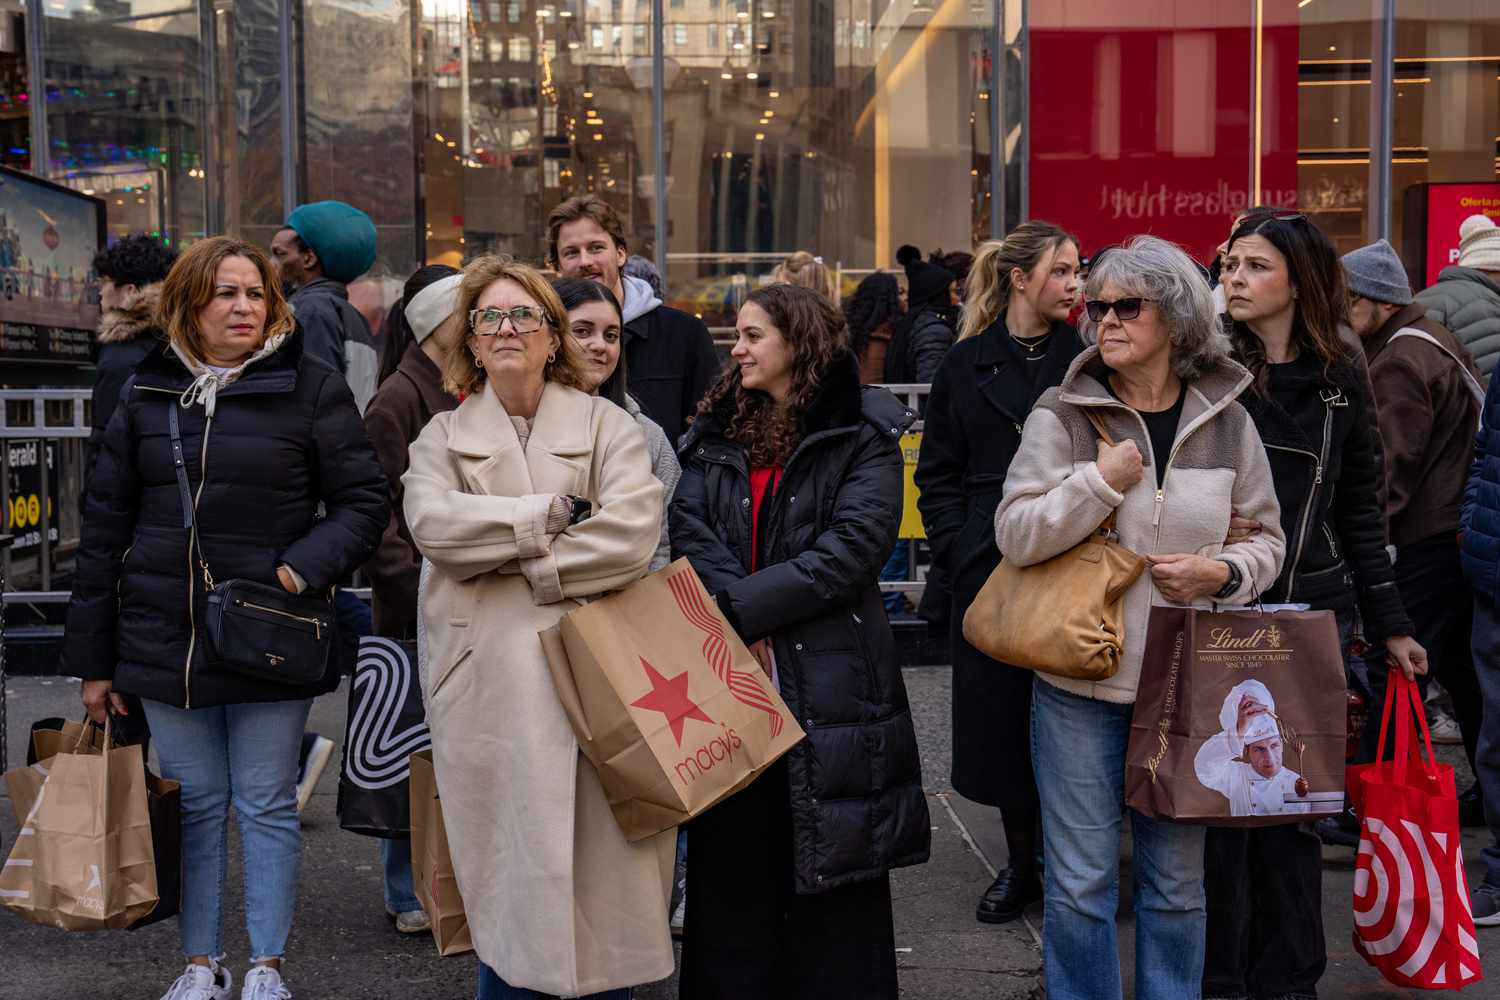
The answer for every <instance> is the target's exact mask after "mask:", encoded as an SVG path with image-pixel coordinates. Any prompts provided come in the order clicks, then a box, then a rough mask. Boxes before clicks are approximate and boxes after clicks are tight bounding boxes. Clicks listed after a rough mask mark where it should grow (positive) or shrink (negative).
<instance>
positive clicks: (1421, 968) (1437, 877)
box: [1349, 670, 1484, 990]
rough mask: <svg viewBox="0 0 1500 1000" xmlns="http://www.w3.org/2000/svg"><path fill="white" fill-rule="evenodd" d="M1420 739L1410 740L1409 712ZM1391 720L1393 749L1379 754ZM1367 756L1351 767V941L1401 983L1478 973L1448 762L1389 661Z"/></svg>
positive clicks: (1448, 982) (1422, 985)
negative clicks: (1355, 821) (1437, 752)
mask: <svg viewBox="0 0 1500 1000" xmlns="http://www.w3.org/2000/svg"><path fill="white" fill-rule="evenodd" d="M1413 713H1415V715H1416V718H1417V720H1418V724H1419V725H1420V726H1421V733H1422V741H1423V743H1424V744H1425V745H1426V749H1427V755H1426V757H1423V756H1422V748H1421V746H1419V745H1416V744H1414V743H1413V742H1412V738H1411V737H1412V715H1413ZM1393 719H1394V721H1395V727H1396V728H1395V732H1396V739H1395V744H1396V745H1395V757H1394V759H1391V760H1386V759H1384V758H1385V746H1386V737H1387V734H1388V732H1389V730H1390V726H1391V723H1392V720H1393ZM1380 747H1381V750H1380V754H1379V757H1378V758H1377V760H1376V762H1375V763H1374V764H1366V765H1362V766H1359V767H1351V768H1350V769H1349V792H1350V797H1351V798H1352V799H1353V801H1354V807H1355V809H1356V810H1357V811H1358V813H1359V819H1360V839H1359V855H1358V857H1357V858H1356V860H1355V869H1354V948H1355V950H1356V951H1358V952H1359V953H1360V954H1361V955H1363V956H1364V957H1365V961H1367V962H1369V963H1370V964H1371V965H1373V966H1375V968H1377V969H1379V970H1380V974H1381V975H1382V976H1384V977H1385V978H1386V979H1387V980H1389V981H1390V982H1392V983H1395V984H1396V985H1398V986H1407V987H1415V988H1417V989H1444V990H1452V989H1462V988H1463V987H1465V986H1470V985H1472V984H1474V983H1477V982H1479V981H1480V980H1481V979H1483V978H1484V974H1483V972H1482V971H1481V970H1480V967H1479V944H1478V942H1477V941H1476V940H1475V937H1474V914H1473V913H1472V912H1471V911H1470V909H1469V883H1468V879H1467V878H1465V876H1464V860H1463V851H1462V848H1461V845H1460V842H1459V827H1458V797H1457V796H1456V795H1455V793H1454V785H1453V768H1451V767H1449V766H1447V765H1446V764H1439V763H1437V762H1436V760H1435V758H1434V757H1433V755H1432V737H1431V735H1430V734H1429V732H1428V730H1427V717H1426V714H1425V713H1424V712H1423V711H1422V696H1421V694H1420V693H1418V690H1417V685H1416V684H1415V683H1413V682H1412V681H1409V680H1407V679H1406V678H1405V676H1403V675H1402V674H1401V672H1400V671H1399V670H1392V671H1391V673H1390V679H1389V683H1388V684H1387V686H1386V692H1385V711H1384V713H1383V715H1382V717H1381V722H1380Z"/></svg>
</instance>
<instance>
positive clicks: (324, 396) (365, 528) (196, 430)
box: [63, 333, 389, 708]
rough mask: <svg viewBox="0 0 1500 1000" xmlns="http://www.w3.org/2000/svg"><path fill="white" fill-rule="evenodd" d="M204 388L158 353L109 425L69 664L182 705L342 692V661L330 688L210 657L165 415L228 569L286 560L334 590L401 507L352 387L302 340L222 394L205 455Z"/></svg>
mask: <svg viewBox="0 0 1500 1000" xmlns="http://www.w3.org/2000/svg"><path fill="white" fill-rule="evenodd" d="M192 383H193V376H192V375H191V374H190V373H189V372H188V369H187V367H186V366H185V365H184V364H183V363H182V361H181V360H179V359H178V357H177V356H176V355H175V354H174V353H172V352H170V351H167V352H154V353H152V354H151V355H149V356H148V357H147V358H146V360H145V361H143V362H141V364H140V366H139V367H138V368H137V369H136V373H135V376H134V378H133V379H132V380H131V381H130V382H128V383H127V384H126V386H125V389H124V391H123V392H122V394H121V397H120V403H119V405H118V406H117V407H116V409H115V413H114V416H113V417H111V418H110V422H109V427H108V428H107V429H106V431H105V434H104V441H103V445H102V447H101V448H100V451H99V456H98V460H97V463H96V465H95V467H94V470H93V476H92V478H91V480H90V482H89V491H88V496H87V498H86V506H85V509H84V515H83V539H82V542H81V544H80V546H79V550H78V561H77V572H76V576H75V580H74V583H73V597H72V601H71V603H70V604H69V605H68V617H67V633H66V636H65V638H64V641H63V667H64V670H65V672H67V673H70V674H73V675H75V676H78V677H82V678H83V679H85V680H105V679H111V678H112V679H113V681H114V690H116V691H119V692H123V693H127V694H135V695H139V696H140V697H142V698H150V699H152V700H153V701H160V702H164V703H166V704H168V705H174V706H177V707H179V708H182V707H187V708H205V707H208V706H212V705H227V704H239V703H245V702H262V701H282V700H288V699H293V698H310V697H313V696H315V695H318V694H322V693H324V692H327V691H331V690H333V689H334V688H335V687H337V686H338V680H339V675H338V658H337V657H335V656H330V657H329V666H328V670H327V672H326V674H325V675H324V677H323V680H322V681H321V682H320V683H318V684H313V685H307V686H295V687H294V686H288V685H280V684H274V683H271V682H269V681H261V680H258V679H255V678H251V677H248V676H246V675H244V674H238V673H234V672H232V671H230V670H228V669H227V668H225V667H224V666H223V665H221V664H219V663H216V662H213V661H212V660H211V659H210V658H209V656H208V652H207V651H208V649H209V645H208V642H207V641H206V632H205V630H204V621H205V612H206V603H205V597H206V590H205V588H204V585H203V581H202V577H201V575H200V574H198V573H196V572H194V571H193V570H192V569H190V567H189V560H188V532H187V530H186V528H185V527H184V524H183V509H182V500H181V496H180V493H179V490H178V485H177V476H176V471H175V469H174V467H173V464H172V447H171V437H170V432H169V430H168V422H167V421H168V412H169V407H173V406H177V407H180V409H179V413H178V416H179V418H180V421H181V426H182V443H183V451H184V454H185V458H186V466H187V474H188V481H189V483H190V484H191V487H192V489H193V491H194V492H195V493H199V488H200V487H199V484H200V483H201V484H202V487H201V493H200V494H199V501H198V513H197V523H198V537H199V542H200V545H201V547H202V552H203V556H204V558H205V559H206V560H207V562H208V565H209V569H210V570H211V572H212V574H213V576H214V578H215V579H216V580H219V581H223V580H229V579H231V578H240V579H249V580H255V581H258V582H260V583H267V584H272V585H275V586H279V583H278V581H277V577H276V568H277V566H279V565H281V564H283V563H285V564H286V565H287V566H289V567H291V568H292V569H293V570H295V571H296V572H297V573H298V575H300V576H301V577H302V579H303V580H304V581H306V583H307V585H308V588H309V589H310V590H312V591H319V592H326V591H327V590H328V588H330V587H332V586H333V585H335V584H337V583H338V582H339V581H340V580H342V579H343V578H344V577H346V576H347V575H348V574H349V573H351V572H353V571H354V570H355V569H356V568H358V567H359V566H360V564H361V563H363V562H364V561H365V560H366V559H368V558H369V557H370V554H371V553H372V552H374V550H375V545H376V543H377V542H379V541H380V534H381V531H382V530H383V529H384V528H385V524H386V518H387V515H388V513H389V507H388V504H389V500H388V495H387V494H388V491H387V487H386V482H385V475H384V473H382V472H381V469H380V463H379V462H378V461H377V460H376V458H375V451H374V449H372V448H371V447H370V442H369V440H368V439H367V438H366V437H365V430H364V426H363V424H361V422H360V418H359V412H358V411H357V410H356V409H355V408H354V399H353V397H352V396H351V395H350V392H349V387H348V385H347V384H346V383H345V381H344V376H343V375H342V374H341V373H339V372H337V371H335V370H334V369H333V368H332V367H330V366H329V365H327V364H326V363H324V362H322V361H320V360H319V359H317V358H314V357H311V356H306V355H304V354H303V351H302V336H301V334H300V333H298V334H294V335H292V336H290V337H288V338H287V339H286V340H285V341H283V342H282V344H281V346H280V348H279V349H277V350H276V351H274V352H273V353H271V354H269V355H268V356H266V357H265V358H262V359H260V360H258V361H255V362H252V363H251V364H250V365H249V366H247V367H246V369H245V371H244V373H243V374H242V375H241V376H240V377H239V378H238V379H236V380H235V381H234V382H232V383H230V384H229V385H228V386H226V387H224V388H223V389H220V390H219V392H218V399H217V402H216V405H215V412H214V416H213V420H212V425H211V427H210V428H209V430H208V442H207V450H206V452H205V451H204V448H203V445H204V433H205V428H206V427H209V424H208V421H207V418H206V414H205V410H204V407H203V406H202V405H201V404H194V405H192V406H189V407H182V404H181V396H182V393H183V392H184V391H185V390H186V389H187V388H188V387H189V386H190V385H192ZM205 454H206V456H207V463H206V464H207V481H206V482H205V481H204V465H203V463H202V462H201V461H200V458H201V456H203V455H205ZM319 503H322V504H323V505H324V508H325V509H324V513H323V516H322V517H319V516H318V505H319ZM195 630H196V633H197V637H196V641H195V642H192V643H190V642H189V640H190V638H192V637H193V634H194V632H195ZM190 647H191V650H192V652H191V660H190V659H189V648H190Z"/></svg>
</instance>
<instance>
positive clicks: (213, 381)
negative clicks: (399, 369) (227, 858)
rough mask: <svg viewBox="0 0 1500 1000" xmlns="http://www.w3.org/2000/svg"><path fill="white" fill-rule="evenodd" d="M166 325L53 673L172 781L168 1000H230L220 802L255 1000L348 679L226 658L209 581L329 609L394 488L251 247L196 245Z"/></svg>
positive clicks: (332, 665)
mask: <svg viewBox="0 0 1500 1000" xmlns="http://www.w3.org/2000/svg"><path fill="white" fill-rule="evenodd" d="M160 319H161V325H162V327H163V328H164V329H165V330H166V333H167V336H168V338H169V343H170V349H169V350H168V351H165V352H155V353H153V354H151V355H150V356H149V357H147V358H146V360H144V361H143V362H141V364H140V366H139V367H138V368H137V369H136V373H135V376H134V377H133V378H132V379H131V380H130V381H129V382H127V383H126V385H125V388H124V390H123V391H122V393H121V399H120V403H119V405H118V406H117V407H116V409H115V413H114V415H113V416H112V417H111V418H110V422H109V426H108V428H107V429H106V430H105V434H104V440H103V444H102V447H101V448H100V451H99V456H98V460H97V463H96V464H95V466H94V469H93V474H92V477H91V479H90V482H89V491H88V496H87V501H86V507H85V510H84V515H83V539H82V543H81V545H80V547H79V551H78V559H77V573H76V577H75V580H74V586H73V597H72V602H71V603H70V604H69V606H68V617H67V634H66V638H65V640H64V646H63V664H64V665H63V669H64V671H65V672H67V673H70V674H75V675H77V676H79V677H82V678H83V679H84V680H83V701H84V704H85V706H86V707H87V708H88V710H89V714H90V715H91V716H93V717H94V718H95V719H96V720H97V721H100V722H102V721H104V717H105V713H106V711H107V710H109V709H111V708H112V709H113V710H114V711H116V712H120V711H122V710H123V701H122V700H121V699H120V694H121V693H129V694H134V695H138V696H140V697H141V698H142V699H143V701H144V706H145V712H146V715H147V717H148V719H149V720H150V723H151V731H152V735H153V737H154V739H155V743H156V747H157V750H158V753H159V754H160V758H161V768H162V773H163V775H164V776H165V777H167V778H171V779H175V780H179V781H181V782H182V813H183V823H182V841H183V843H182V854H183V885H182V915H181V917H180V928H179V929H180V932H181V936H182V945H183V951H184V952H185V953H186V954H187V955H188V957H189V960H190V964H189V966H188V968H187V970H186V971H184V972H183V974H182V976H180V977H179V978H178V981H177V983H175V984H174V985H173V988H172V991H169V995H171V996H172V997H174V998H178V997H181V998H194V1000H196V998H200V997H203V998H207V997H211V996H217V995H219V993H220V992H221V991H223V992H224V993H225V994H226V995H227V992H228V990H229V987H230V985H231V983H232V977H231V976H230V974H229V972H228V970H227V969H225V968H223V967H221V966H220V965H219V964H218V960H219V959H220V958H221V957H223V954H224V951H223V940H222V933H223V932H222V923H223V920H222V918H221V916H220V913H221V910H222V898H223V891H224V863H223V857H224V851H225V847H226V840H225V837H226V830H227V822H228V810H229V805H230V803H231V801H232V802H233V804H234V806H235V809H236V811H237V813H238V816H239V827H240V834H241V837H242V838H243V840H244V847H245V857H246V862H245V868H246V871H245V908H246V924H247V927H248V930H249V933H250V943H251V953H252V961H253V962H254V963H255V967H254V968H252V969H251V970H250V971H249V972H247V973H246V975H245V988H246V995H247V996H248V995H250V994H251V993H252V992H254V990H255V989H262V990H263V993H257V994H256V995H265V996H276V995H283V994H280V993H278V991H279V990H281V989H282V986H281V980H280V972H279V968H280V957H281V954H282V951H283V949H284V948H285V945H286V939H287V935H288V933H289V931H290V929H291V918H292V910H293V908H294V906H295V903H296V888H297V866H298V860H299V858H300V856H301V833H300V830H299V827H298V821H297V795H296V782H297V756H298V749H299V747H300V744H301V740H302V730H303V726H304V724H305V722H306V720H307V713H308V709H309V708H310V706H311V705H312V699H313V697H315V696H316V695H319V694H322V693H324V692H327V691H331V690H333V689H334V688H335V687H337V686H338V681H339V675H338V665H337V660H336V658H334V657H330V658H329V662H328V666H327V669H326V671H325V673H324V675H323V677H322V679H321V680H319V681H318V682H316V683H313V684H302V685H294V684H284V683H278V682H274V681H270V680H265V679H261V678H258V677H252V676H249V675H247V674H242V673H236V672H234V671H233V670H231V669H229V668H228V667H227V666H225V665H224V664H223V663H220V662H218V661H217V659H216V657H215V656H214V655H213V653H212V646H211V645H210V643H209V641H208V636H207V630H206V628H205V621H206V618H207V612H208V604H207V597H208V584H207V579H206V578H207V577H208V575H209V574H210V573H211V574H212V576H213V577H215V578H217V579H218V580H220V581H223V580H229V579H232V578H239V579H247V580H252V581H256V582H259V583H264V584H270V585H272V586H276V585H280V586H282V587H284V588H285V589H287V590H288V591H292V592H300V591H304V590H305V591H309V592H311V593H317V594H325V593H327V592H328V590H329V588H331V587H332V586H333V585H334V584H336V583H337V582H338V581H339V580H341V579H343V578H344V577H346V576H347V575H348V574H349V573H351V572H353V570H354V569H355V568H357V567H358V566H359V565H360V564H361V563H363V562H364V561H365V560H366V559H367V558H369V556H370V554H371V553H372V552H373V551H374V549H375V545H376V543H377V542H378V541H379V540H380V534H381V530H382V529H383V528H384V527H385V523H386V517H387V513H388V509H387V502H388V501H387V490H386V484H385V476H384V474H383V473H382V472H381V469H380V464H379V462H377V461H376V458H375V453H374V451H373V449H371V447H370V444H369V441H368V440H367V439H366V437H365V432H364V428H363V427H362V425H361V424H360V419H359V412H358V411H357V410H356V409H355V407H354V399H353V397H352V396H351V395H350V393H349V388H348V386H347V385H346V383H345V381H344V378H343V375H342V374H340V373H339V372H337V371H335V370H334V369H333V368H331V367H329V366H328V365H326V364H324V363H323V362H321V361H318V360H317V359H315V358H311V357H307V356H304V354H303V350H302V336H301V334H300V333H299V332H297V331H296V329H295V320H294V319H293V318H292V313H291V309H290V307H288V306H287V304H286V301H285V300H284V299H283V298H282V297H281V293H280V286H279V285H278V284H277V282H276V280H275V277H274V275H273V274H272V272H271V266H270V263H269V261H267V260H266V258H265V255H264V254H262V253H261V252H260V251H259V250H258V249H257V248H256V247H254V246H252V245H250V244H248V243H242V242H240V241H238V240H234V239H230V238H227V237H215V238H212V239H207V240H203V241H201V242H199V243H196V244H194V245H193V246H192V247H191V248H190V249H189V250H188V251H187V252H186V253H184V254H183V256H182V257H181V258H179V260H178V261H177V263H176V264H175V265H174V266H173V268H172V271H171V273H169V274H168V275H167V279H166V281H165V283H164V284H163V287H162V296H161V306H160ZM174 415H175V416H176V418H177V421H178V423H179V424H180V435H181V446H182V457H181V461H182V462H183V464H184V466H185V471H186V474H187V479H188V485H187V487H186V488H183V487H181V486H179V480H178V475H177V468H176V466H175V465H174V459H173V454H174V449H173V445H172V438H171V430H170V428H171V417H172V416H174ZM185 493H187V494H190V496H184V494H185ZM189 504H190V505H191V506H192V507H193V508H194V509H195V510H196V514H195V516H194V523H195V524H196V525H197V528H198V531H197V539H198V545H197V548H196V551H193V552H190V549H189V532H188V529H187V527H186V523H187V522H186V518H185V513H186V512H185V509H184V507H185V505H189ZM320 504H321V505H322V507H323V510H322V513H321V516H320V513H319V505H320ZM253 988H254V989H253Z"/></svg>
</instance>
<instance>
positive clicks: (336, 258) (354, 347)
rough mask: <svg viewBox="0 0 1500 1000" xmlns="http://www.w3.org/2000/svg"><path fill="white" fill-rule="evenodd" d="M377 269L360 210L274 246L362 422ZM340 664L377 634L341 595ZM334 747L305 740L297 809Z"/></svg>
mask: <svg viewBox="0 0 1500 1000" xmlns="http://www.w3.org/2000/svg"><path fill="white" fill-rule="evenodd" d="M374 263H375V223H374V222H372V221H371V220H370V217H369V216H368V215H366V214H365V213H364V212H361V211H360V210H359V209H357V208H355V207H354V206H353V205H347V204H345V203H344V202H342V201H317V202H313V203H312V204H309V205H299V206H298V207H297V208H296V209H294V210H293V211H292V214H291V215H289V216H287V220H286V225H285V226H283V227H282V228H281V230H280V231H279V232H277V234H276V236H275V238H273V239H272V240H271V266H272V267H273V268H274V269H275V271H276V277H277V279H278V280H279V281H280V282H281V286H282V290H283V291H284V292H285V293H286V296H287V302H288V303H290V304H291V307H292V313H293V314H294V315H295V316H296V318H297V328H298V329H299V330H301V331H302V341H303V344H302V350H303V353H304V354H308V355H311V356H313V357H315V358H318V359H319V360H321V361H325V362H327V363H328V364H330V365H332V366H333V367H334V368H335V369H337V370H338V371H340V372H342V373H343V375H344V379H345V381H347V382H348V383H349V391H350V392H352V393H353V394H354V403H355V405H356V406H358V407H359V412H360V414H361V415H363V414H364V412H365V408H366V407H367V406H369V405H370V400H371V399H372V398H374V396H375V384H376V381H377V379H378V375H379V372H380V357H379V355H378V354H377V352H376V350H375V338H374V337H372V336H371V335H370V325H369V324H368V323H366V322H365V318H364V317H363V316H362V315H360V312H359V310H358V309H356V308H354V306H353V305H351V304H350V302H349V288H348V284H349V282H351V281H353V280H354V279H355V278H358V277H359V276H360V275H362V274H364V273H365V272H366V271H368V270H369V269H370V266H371V265H372V264H374ZM334 613H335V615H336V617H337V619H338V626H339V637H340V641H339V656H340V658H341V659H342V660H343V661H344V667H345V669H349V668H351V667H352V666H353V660H354V658H355V657H357V656H358V655H359V639H360V636H364V635H369V634H371V633H372V632H373V631H374V623H373V620H372V616H371V614H370V608H369V605H367V604H365V603H364V602H363V601H361V600H360V599H359V598H357V597H355V596H354V595H353V594H351V593H349V592H348V591H347V590H344V589H342V588H340V589H339V590H338V591H336V592H335V594H334ZM333 749H334V745H333V741H332V740H330V739H328V738H327V737H326V736H322V735H320V734H318V733H315V732H311V731H309V732H306V733H304V734H303V736H302V753H301V755H300V761H299V773H298V778H297V809H298V811H299V812H300V811H301V810H302V809H303V808H304V807H305V806H306V805H307V803H308V801H309V799H310V798H311V796H312V792H313V789H314V788H315V787H316V786H317V784H318V778H319V777H321V776H322V773H323V769H324V767H325V766H327V764H328V761H329V760H330V759H331V758H332V756H333Z"/></svg>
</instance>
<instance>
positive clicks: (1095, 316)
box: [1083, 295, 1156, 323]
mask: <svg viewBox="0 0 1500 1000" xmlns="http://www.w3.org/2000/svg"><path fill="white" fill-rule="evenodd" d="M1155 301H1156V300H1155V299H1143V298H1141V297H1140V296H1139V295H1135V296H1132V297H1130V298H1128V299H1116V300H1115V301H1113V302H1106V301H1104V300H1103V299H1090V300H1089V301H1088V302H1085V303H1084V304H1083V307H1084V308H1085V309H1087V310H1088V314H1089V319H1091V320H1093V321H1094V322H1095V323H1102V322H1104V317H1106V316H1108V315H1109V311H1110V310H1111V309H1113V310H1114V311H1115V319H1117V320H1119V321H1120V322H1122V323H1123V322H1125V321H1126V320H1129V319H1135V318H1136V317H1137V316H1139V315H1140V314H1141V303H1142V302H1155Z"/></svg>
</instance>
